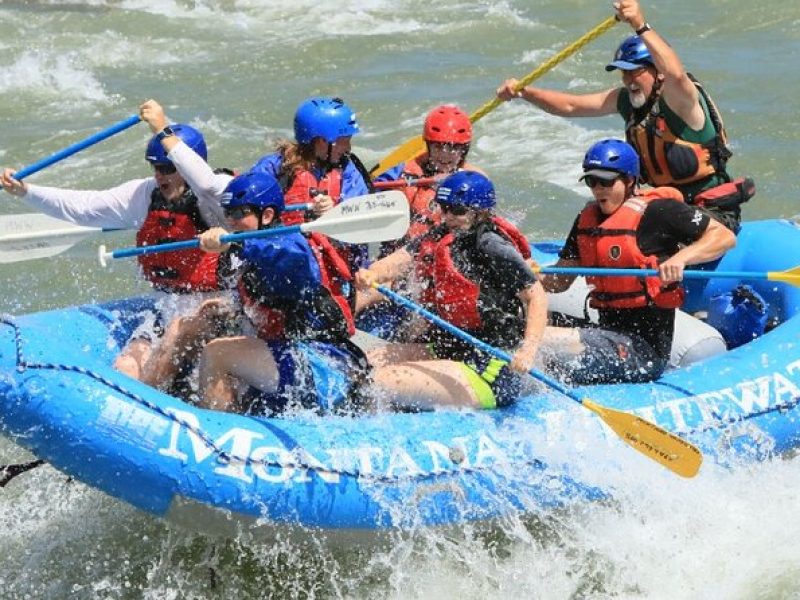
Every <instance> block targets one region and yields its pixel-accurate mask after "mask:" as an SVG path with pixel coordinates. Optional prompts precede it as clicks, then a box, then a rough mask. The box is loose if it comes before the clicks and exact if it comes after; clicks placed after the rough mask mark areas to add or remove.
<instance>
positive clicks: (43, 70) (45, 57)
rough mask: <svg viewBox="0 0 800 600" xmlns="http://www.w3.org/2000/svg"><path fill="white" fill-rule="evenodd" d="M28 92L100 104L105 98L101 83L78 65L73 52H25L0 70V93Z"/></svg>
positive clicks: (106, 97) (78, 61)
mask: <svg viewBox="0 0 800 600" xmlns="http://www.w3.org/2000/svg"><path fill="white" fill-rule="evenodd" d="M18 91H31V92H34V93H37V94H38V95H41V96H51V97H53V98H59V99H69V100H70V101H71V102H75V101H79V100H86V101H90V102H102V101H105V100H107V99H108V96H107V95H106V93H105V91H104V90H103V86H102V84H101V83H100V82H99V81H98V80H97V79H96V78H95V77H94V76H93V75H92V73H91V71H90V70H88V69H85V68H83V67H82V66H81V65H80V60H79V57H78V55H77V54H76V53H69V54H68V55H66V56H65V55H61V54H58V55H53V54H47V53H44V52H37V51H33V52H24V53H23V54H22V55H21V56H19V57H18V58H17V59H16V60H15V61H14V63H13V64H11V65H10V66H8V67H6V68H4V69H2V70H0V94H2V93H13V92H18Z"/></svg>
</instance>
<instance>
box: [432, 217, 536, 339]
mask: <svg viewBox="0 0 800 600" xmlns="http://www.w3.org/2000/svg"><path fill="white" fill-rule="evenodd" d="M492 223H493V225H494V229H495V231H497V233H499V234H500V235H502V236H503V237H505V238H506V239H507V240H508V241H509V242H511V243H512V244H513V245H514V247H515V248H516V249H517V251H518V252H519V253H520V254H521V255H522V257H523V258H524V259H526V260H527V259H529V258H530V257H531V248H530V245H529V244H528V240H526V239H525V236H523V235H522V233H521V232H520V231H519V229H517V228H516V227H515V226H514V225H512V224H511V223H509V222H508V221H506V220H505V219H502V218H501V217H497V216H495V217H492ZM453 240H455V236H454V235H453V234H452V233H448V234H446V235H445V236H444V237H443V238H442V239H441V240H440V241H439V242H438V243H436V245H435V247H434V248H433V263H432V282H433V285H432V286H431V288H430V289H431V291H432V294H431V296H430V297H431V298H432V299H433V304H434V306H435V308H436V312H437V313H438V314H439V315H440V316H441V317H442V318H443V319H446V320H447V321H449V322H450V323H452V324H453V325H455V326H456V327H462V328H465V329H469V330H472V331H478V330H480V329H482V328H483V327H484V326H485V325H487V324H485V323H483V319H482V318H481V314H480V313H483V314H488V313H489V312H490V311H491V308H492V306H493V305H497V304H498V301H497V298H496V294H495V293H493V290H488V289H486V288H485V287H484V288H482V286H481V285H479V284H478V283H476V282H474V281H472V280H470V279H468V278H467V277H466V276H464V274H463V273H461V272H460V271H458V269H457V268H456V266H455V263H454V262H453V257H452V254H451V245H452V243H453ZM479 306H480V308H481V311H480V312H479Z"/></svg>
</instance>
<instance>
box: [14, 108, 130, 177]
mask: <svg viewBox="0 0 800 600" xmlns="http://www.w3.org/2000/svg"><path fill="white" fill-rule="evenodd" d="M140 120H141V119H140V118H139V115H131V116H130V117H128V118H127V119H125V120H124V121H120V122H119V123H117V124H116V125H112V126H111V127H108V128H106V129H104V130H103V131H99V132H97V133H95V134H94V135H91V136H89V137H88V138H86V139H85V140H83V141H81V142H77V143H75V144H72V145H71V146H67V147H66V148H64V149H63V150H59V151H58V152H56V153H55V154H51V155H50V156H48V157H47V158H43V159H42V160H39V161H37V162H35V163H33V164H32V165H28V166H27V167H23V168H22V169H20V170H19V171H17V172H16V173H15V174H14V179H16V180H18V181H22V179H23V178H24V177H27V176H28V175H33V174H34V173H37V172H39V171H41V170H42V169H44V168H46V167H49V166H50V165H52V164H54V163H57V162H58V161H60V160H64V159H65V158H67V157H68V156H72V155H73V154H75V153H76V152H80V151H81V150H83V149H84V148H88V147H89V146H93V145H95V144H96V143H98V142H102V141H103V140H105V139H108V138H110V137H111V136H112V135H116V134H117V133H119V132H120V131H124V130H125V129H128V128H129V127H133V126H134V125H136V124H137V123H138V122H139V121H140Z"/></svg>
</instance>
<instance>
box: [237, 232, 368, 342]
mask: <svg viewBox="0 0 800 600" xmlns="http://www.w3.org/2000/svg"><path fill="white" fill-rule="evenodd" d="M307 241H308V245H309V247H310V250H311V252H312V253H313V255H314V258H315V259H316V261H317V263H318V264H319V269H320V276H321V285H322V288H323V290H324V291H323V292H322V293H320V294H317V295H316V296H315V298H314V300H313V304H312V305H310V306H308V305H303V304H302V303H301V302H300V301H299V299H294V298H276V297H267V296H266V295H264V294H262V293H260V292H259V291H258V289H257V288H258V283H257V281H253V280H252V279H250V278H248V276H247V275H245V276H242V277H240V278H239V285H238V287H239V295H240V297H241V299H242V304H243V306H244V309H245V313H246V314H247V316H248V317H249V318H250V320H251V322H252V323H253V325H254V327H255V328H256V332H257V334H258V337H259V338H261V339H264V340H285V339H288V338H290V337H292V336H293V335H295V334H296V333H297V332H298V331H304V332H305V333H304V334H303V337H316V336H319V337H323V338H325V337H333V338H337V337H339V338H340V337H345V338H348V337H350V336H351V335H353V334H354V333H355V321H354V319H353V311H352V308H351V305H350V299H349V294H350V291H351V284H352V279H353V277H352V274H351V273H350V269H349V268H348V266H347V263H346V262H345V261H344V259H343V258H342V257H341V256H340V255H339V253H338V252H337V251H336V249H335V248H334V247H333V245H332V244H331V242H330V241H329V240H328V238H327V237H326V236H324V235H322V234H320V233H311V234H309V235H308V236H307ZM276 268H279V265H276ZM287 276H291V274H290V273H289V274H287ZM307 310H312V311H313V312H314V313H315V314H314V315H313V316H314V318H313V321H314V322H309V319H307V316H308V315H307V314H306V311H307ZM298 319H300V320H302V321H303V322H299V321H298ZM309 332H311V336H309V335H308V334H309ZM336 332H338V334H337V333H336ZM339 334H341V335H339Z"/></svg>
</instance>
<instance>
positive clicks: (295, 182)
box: [278, 168, 342, 225]
mask: <svg viewBox="0 0 800 600" xmlns="http://www.w3.org/2000/svg"><path fill="white" fill-rule="evenodd" d="M278 183H279V184H280V186H281V189H282V190H283V202H284V205H285V206H291V205H293V204H308V203H309V202H311V201H312V200H313V198H314V196H315V195H316V194H317V193H318V192H319V193H322V194H327V195H328V196H330V197H331V198H333V201H334V203H335V204H338V203H339V201H340V200H341V196H342V170H341V169H339V168H336V169H331V170H330V171H328V172H327V173H326V174H325V175H324V176H323V177H322V178H317V176H316V175H314V173H312V172H311V171H307V170H302V171H295V172H294V173H291V174H288V173H287V174H281V176H280V177H279V178H278ZM307 220H308V218H307V216H306V212H305V211H302V210H290V211H284V212H283V213H282V214H281V222H282V223H283V224H284V225H299V224H300V223H303V222H305V221H307Z"/></svg>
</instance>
